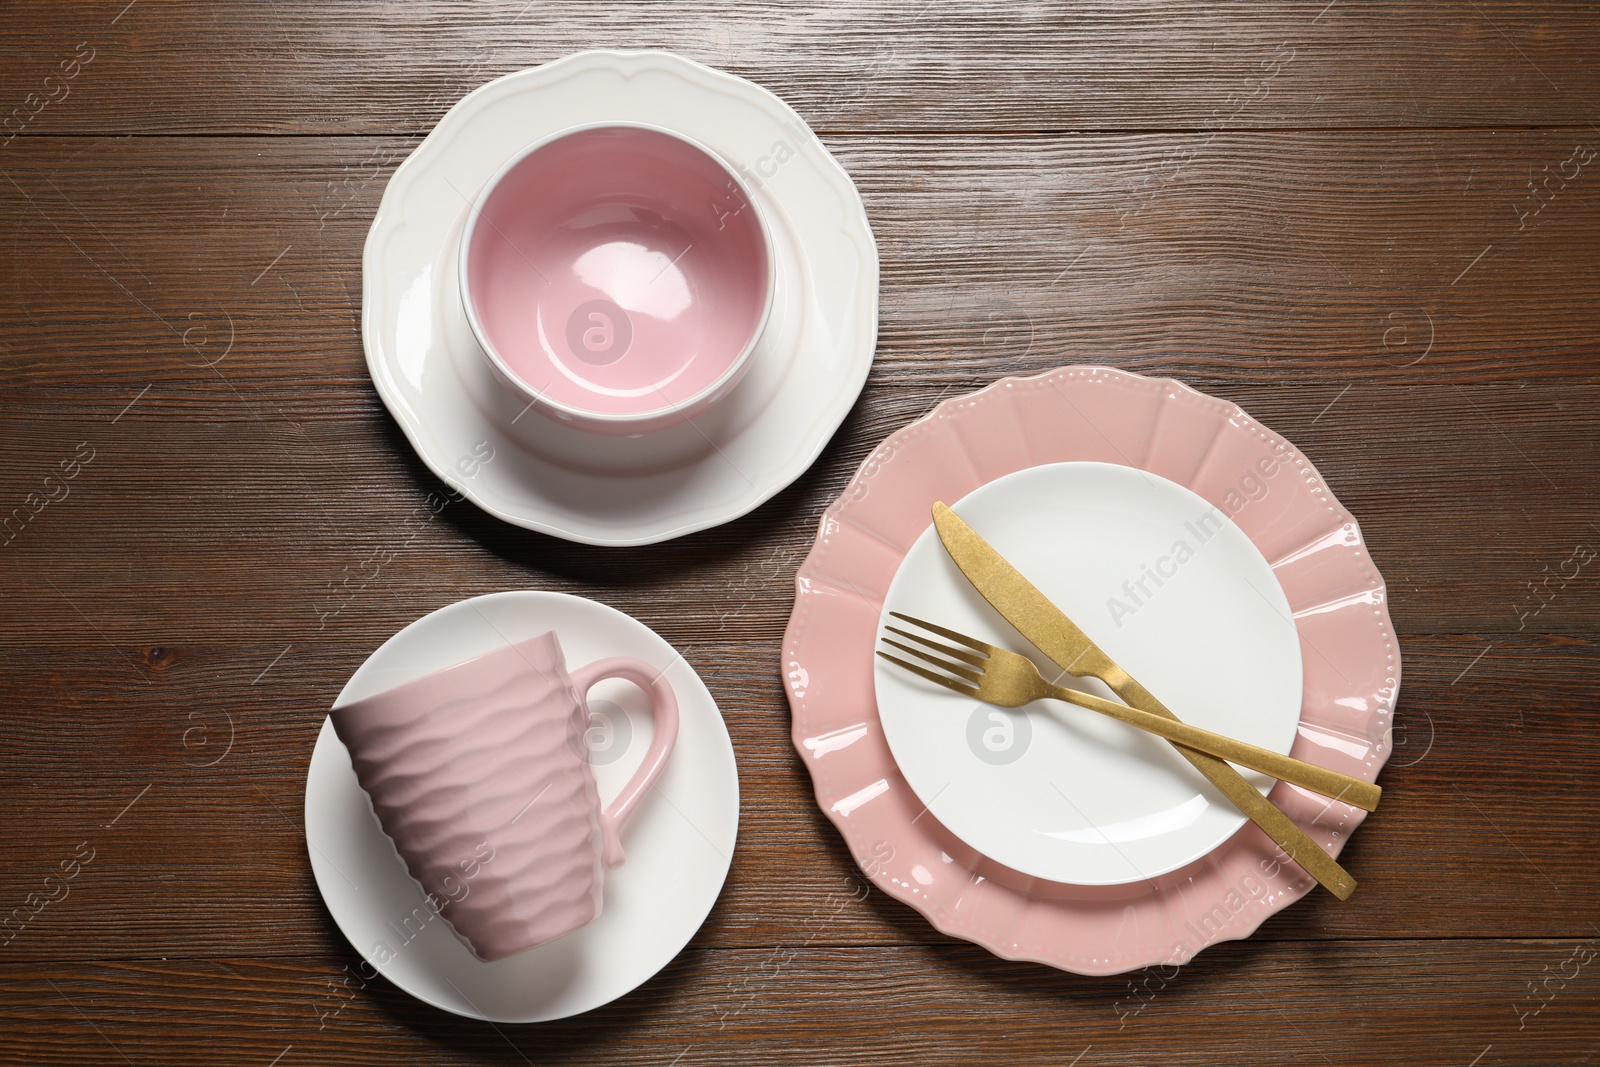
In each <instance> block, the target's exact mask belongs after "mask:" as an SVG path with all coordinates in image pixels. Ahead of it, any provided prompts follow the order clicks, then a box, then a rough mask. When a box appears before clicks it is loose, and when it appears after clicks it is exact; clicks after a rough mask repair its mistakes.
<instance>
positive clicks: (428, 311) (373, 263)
mask: <svg viewBox="0 0 1600 1067" xmlns="http://www.w3.org/2000/svg"><path fill="white" fill-rule="evenodd" d="M606 125H627V126H633V127H649V128H654V129H657V130H662V131H667V132H668V133H670V134H674V135H677V136H678V137H681V138H683V139H686V140H687V141H689V142H692V143H693V144H695V145H698V146H703V147H704V148H705V149H707V150H709V151H710V152H712V153H714V154H715V156H716V157H717V158H718V159H719V160H720V161H721V162H722V163H723V164H724V165H725V166H726V167H727V168H728V170H729V171H730V172H731V174H732V176H734V177H735V178H736V181H737V184H738V185H739V186H741V187H742V189H740V190H739V192H738V193H737V194H736V196H734V197H733V198H732V199H731V200H730V202H729V203H730V205H731V206H726V207H725V208H724V209H723V214H724V216H726V215H727V214H730V213H732V212H735V211H736V210H737V204H738V203H739V202H740V200H741V199H742V198H743V197H745V196H748V197H749V199H750V200H752V201H753V202H754V204H755V206H756V207H757V209H758V210H759V213H760V215H761V217H762V218H763V219H764V221H765V228H766V231H767V237H768V243H769V244H770V253H771V256H770V261H771V265H772V268H773V273H774V275H775V277H774V285H773V290H772V299H771V307H770V311H769V312H768V314H767V317H766V320H765V325H764V329H762V330H761V332H760V337H759V340H758V341H757V343H756V346H755V351H754V352H752V353H751V354H750V356H749V361H748V362H749V366H748V369H747V370H746V371H745V373H744V376H743V377H742V379H740V381H739V383H738V385H737V387H736V388H734V389H733V390H732V392H731V393H729V394H728V395H727V396H725V397H722V398H720V399H719V401H718V403H717V404H716V407H715V409H714V410H713V411H712V412H710V413H709V414H704V415H700V416H698V417H696V418H695V419H693V420H692V421H690V422H686V423H684V424H682V425H679V426H677V427H675V428H669V429H667V430H664V431H658V432H652V433H646V434H642V435H635V436H608V435H605V434H597V433H594V432H589V431H587V430H585V429H584V428H581V427H576V426H572V425H568V424H565V423H563V422H562V421H561V420H560V419H558V418H551V417H546V415H544V414H541V413H540V412H537V411H530V410H529V403H528V401H527V400H526V399H525V397H524V395H523V393H522V392H519V391H518V390H516V389H512V388H507V384H506V382H505V381H504V379H503V377H502V376H500V375H497V373H496V368H495V364H494V363H493V362H492V361H491V360H490V359H489V358H486V353H485V351H484V350H483V348H482V347H481V346H480V344H479V343H478V338H477V337H476V336H475V335H474V329H473V325H474V324H473V323H472V322H470V321H469V316H468V314H467V312H466V310H465V304H464V301H463V297H462V288H461V281H460V278H461V276H462V274H463V273H464V271H462V270H461V269H459V266H460V265H459V262H458V260H459V259H460V256H459V250H460V247H461V244H462V241H463V237H464V235H466V234H468V233H470V232H471V230H472V228H473V227H474V225H475V224H476V223H477V221H478V219H479V217H480V212H479V211H478V210H477V208H478V205H477V201H478V200H479V196H480V193H481V192H483V190H484V189H485V188H486V187H487V186H488V185H489V184H490V183H491V181H492V180H494V179H495V178H496V177H497V176H498V175H500V174H501V172H502V171H503V170H504V169H505V168H506V167H507V165H508V164H510V163H512V162H513V161H515V160H517V159H518V158H519V157H521V156H522V155H524V154H525V153H526V152H527V150H528V149H529V147H530V146H532V145H537V144H539V143H541V142H544V141H546V140H548V139H550V138H552V137H553V136H554V135H557V134H559V133H561V132H562V131H569V130H574V129H578V128H583V127H596V126H606ZM707 217H710V216H707ZM491 221H492V220H491ZM665 269H667V267H666V266H664V270H665ZM652 273H654V272H652ZM667 278H668V279H670V278H671V275H670V274H669V275H667ZM652 281H654V279H649V278H647V279H644V280H643V284H646V285H648V284H649V283H650V282H652ZM655 284H656V288H657V289H659V288H660V287H662V286H664V285H665V284H666V280H665V279H663V280H661V281H657V282H656V283H655ZM363 286H364V292H363V299H362V335H363V338H364V340H365V345H366V352H367V364H368V367H369V368H370V370H371V373H372V380H373V382H374V384H375V385H376V386H377V389H378V393H379V395H380V396H381V397H382V398H383V401H384V403H385V404H386V405H387V406H388V408H389V410H390V411H391V412H392V413H393V414H394V417H395V419H396V421H398V422H399V424H400V426H401V428H402V429H403V430H404V431H405V434H406V436H407V437H408V438H409V439H410V441H411V444H412V445H413V446H414V447H415V448H416V450H417V453H418V455H420V456H421V457H422V459H423V461H424V462H425V463H427V465H428V466H429V467H430V468H431V469H432V470H433V472H434V473H435V474H437V475H438V476H439V477H440V478H442V479H444V481H445V482H446V483H447V484H449V485H450V486H452V487H453V488H455V489H456V490H458V491H459V492H461V493H462V494H464V495H465V496H466V497H467V498H468V499H470V500H471V501H472V502H473V503H475V504H477V505H478V506H479V507H481V508H483V509H484V510H485V511H488V512H490V513H491V514H494V515H497V516H499V517H500V518H502V519H504V520H506V521H507V522H512V523H515V524H517V525H519V526H525V527H527V528H529V529H533V530H539V531H541V532H544V533H548V534H552V535H554V536H557V537H563V538H567V539H569V540H573V541H583V542H587V543H590V544H599V545H640V544H649V543H651V542H654V541H661V540H664V539H667V538H670V537H676V536H679V535H681V534H685V533H689V532H691V531H694V530H700V529H704V528H706V527H708V526H714V525H716V524H718V523H721V522H726V521H727V520H729V519H732V518H735V517H737V516H739V515H742V514H744V513H745V512H747V511H750V510H751V509H752V508H755V507H756V506H758V505H759V504H760V503H761V502H762V501H764V500H766V499H768V498H769V497H771V496H772V495H773V494H774V493H776V492H778V491H779V490H780V489H782V488H783V487H784V486H786V485H788V484H789V483H790V482H791V481H793V480H794V479H795V478H797V477H799V475H800V474H801V472H803V471H804V470H805V469H806V468H807V467H808V466H810V465H811V463H812V461H813V460H814V459H815V458H816V456H817V454H818V453H819V452H820V451H821V450H822V447H823V445H825V444H826V443H827V441H828V439H829V437H831V436H832V434H833V431H834V430H835V429H837V428H838V425H839V423H840V422H841V421H842V420H843V418H844V416H845V414H846V412H848V411H849V409H850V406H851V404H852V403H854V401H855V398H856V397H857V395H859V393H860V391H861V387H862V385H863V384H864V383H865V381H866V377H867V371H868V369H869V367H870V366H871V363H872V354H873V350H874V347H875V346H876V343H877V322H878V319H877V315H878V254H877V247H876V245H875V244H874V242H873V238H872V231H871V229H870V228H869V227H868V225H867V218H866V212H865V210H864V209H863V207H862V204H861V197H860V195H859V194H858V193H857V192H856V188H855V186H854V184H853V183H852V182H851V181H850V178H849V176H848V175H846V174H845V172H844V170H843V169H842V168H841V167H840V166H839V165H838V164H837V163H836V162H834V160H833V157H832V156H830V155H829V154H828V152H827V150H826V149H825V148H824V147H823V146H822V143H821V142H820V141H818V140H817V138H816V136H815V135H814V134H813V133H812V132H811V131H810V129H809V128H807V126H806V124H805V122H804V121H802V120H801V118H800V116H799V115H797V114H796V113H795V112H794V110H793V109H791V108H790V107H789V106H788V105H787V104H785V103H783V101H781V100H779V99H778V98H777V97H775V96H773V95H772V94H771V93H769V92H767V91H766V90H765V89H762V88H760V87H759V86H756V85H754V84H752V83H750V82H748V81H745V80H744V79H742V78H735V77H732V76H730V75H727V74H723V73H721V72H719V71H715V70H712V69H710V68H708V67H704V66H701V65H699V64H697V63H693V62H691V61H689V60H686V59H682V58H680V57H678V56H674V55H670V54H668V53H664V52H585V53H581V54H579V55H575V56H570V57H568V58H565V59H561V60H558V61H556V62H553V63H549V64H546V65H545V66H542V67H538V68H535V69H532V70H525V71H520V72H518V73H515V74H511V75H508V76H506V77H504V78H500V79H498V80H496V81H493V82H490V83H489V84H487V85H485V86H483V87H482V88H480V89H478V90H476V91H475V92H473V93H472V94H470V95H469V96H467V97H466V98H465V99H463V100H462V101H461V102H460V103H459V104H457V105H456V106H455V107H454V108H452V109H451V110H450V112H449V113H448V114H446V115H445V116H444V118H442V119H441V120H440V121H439V125H438V126H437V127H436V128H435V129H434V130H433V132H432V133H430V134H429V135H428V136H427V138H426V139H424V140H423V142H422V143H421V144H420V145H418V146H417V149H416V151H414V152H413V153H412V154H411V156H410V157H409V158H408V159H406V161H405V162H404V163H402V164H401V165H400V167H399V168H398V169H397V170H396V171H395V174H394V176H393V177H392V178H391V179H390V181H389V185H388V187H387V189H386V190H385V191H384V194H383V201H382V203H381V204H380V206H379V208H378V213H377V216H376V218H375V219H374V220H373V224H372V230H371V233H370V234H369V236H368V238H367V245H366V253H365V259H364V262H363ZM614 295H615V294H614ZM622 299H624V300H625V298H622ZM596 321H597V322H601V320H596ZM604 325H605V324H604V323H603V322H602V326H604ZM549 332H551V333H556V334H559V333H561V332H562V324H561V323H556V324H554V325H553V326H552V327H551V328H550V331H549ZM538 384H540V385H543V383H542V382H541V383H538ZM485 457H492V460H488V461H486V460H485Z"/></svg>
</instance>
